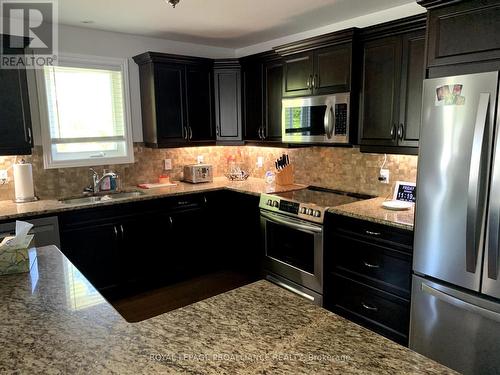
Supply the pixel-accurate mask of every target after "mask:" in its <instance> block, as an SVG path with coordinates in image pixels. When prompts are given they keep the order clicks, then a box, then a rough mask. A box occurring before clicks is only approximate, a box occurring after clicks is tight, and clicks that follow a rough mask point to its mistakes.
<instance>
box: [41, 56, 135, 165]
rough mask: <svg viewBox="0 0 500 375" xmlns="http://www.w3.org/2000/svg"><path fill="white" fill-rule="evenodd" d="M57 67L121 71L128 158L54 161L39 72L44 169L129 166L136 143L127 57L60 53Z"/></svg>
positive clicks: (46, 106)
mask: <svg viewBox="0 0 500 375" xmlns="http://www.w3.org/2000/svg"><path fill="white" fill-rule="evenodd" d="M58 64H59V65H60V66H69V67H75V68H83V69H85V68H87V69H89V68H90V69H92V68H94V69H96V68H97V69H99V68H102V69H109V70H118V69H119V70H120V71H121V73H122V90H123V110H124V121H125V124H124V125H125V146H126V148H127V155H125V156H108V157H106V156H104V157H99V158H85V159H75V160H54V159H53V158H52V138H51V135H50V120H49V113H48V100H47V91H46V85H45V75H44V70H43V69H37V71H36V73H35V75H36V86H37V97H38V107H39V111H40V128H41V129H40V130H41V136H42V137H41V138H42V148H43V164H44V168H45V169H56V168H72V167H92V166H100V165H110V164H130V163H134V144H133V132H132V113H131V100H130V82H129V69H128V64H129V62H128V59H127V58H113V57H102V56H90V55H77V54H61V53H60V54H59V55H58Z"/></svg>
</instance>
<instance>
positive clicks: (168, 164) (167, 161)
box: [165, 159, 172, 171]
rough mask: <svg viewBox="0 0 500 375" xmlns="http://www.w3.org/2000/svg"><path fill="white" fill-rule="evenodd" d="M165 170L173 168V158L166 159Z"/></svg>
mask: <svg viewBox="0 0 500 375" xmlns="http://www.w3.org/2000/svg"><path fill="white" fill-rule="evenodd" d="M165 170H166V171H171V170H172V159H165Z"/></svg>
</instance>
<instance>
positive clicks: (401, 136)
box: [398, 124, 405, 141]
mask: <svg viewBox="0 0 500 375" xmlns="http://www.w3.org/2000/svg"><path fill="white" fill-rule="evenodd" d="M404 134H405V133H404V125H403V124H399V128H398V138H399V140H401V141H402V140H403V136H404Z"/></svg>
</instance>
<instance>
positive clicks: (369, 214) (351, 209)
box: [328, 197, 415, 230]
mask: <svg viewBox="0 0 500 375" xmlns="http://www.w3.org/2000/svg"><path fill="white" fill-rule="evenodd" d="M385 200H386V199H385V198H381V197H379V198H373V199H368V200H364V201H359V202H354V203H349V204H344V205H342V206H337V207H332V208H330V209H329V210H328V211H329V212H332V213H335V214H340V215H345V216H350V217H353V218H356V219H362V220H368V221H373V222H375V223H380V224H385V225H390V226H393V227H397V228H401V229H407V230H413V221H414V216H415V205H414V206H413V208H411V209H409V210H407V211H391V210H387V209H385V208H383V207H382V202H384V201H385Z"/></svg>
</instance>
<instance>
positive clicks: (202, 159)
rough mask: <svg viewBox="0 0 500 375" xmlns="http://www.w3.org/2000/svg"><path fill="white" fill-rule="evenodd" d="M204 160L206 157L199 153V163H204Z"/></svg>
mask: <svg viewBox="0 0 500 375" xmlns="http://www.w3.org/2000/svg"><path fill="white" fill-rule="evenodd" d="M204 160H205V158H204V157H203V155H198V156H197V157H196V162H197V163H198V164H202V163H203V161H204Z"/></svg>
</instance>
